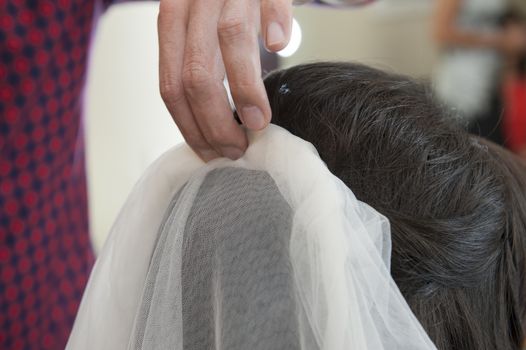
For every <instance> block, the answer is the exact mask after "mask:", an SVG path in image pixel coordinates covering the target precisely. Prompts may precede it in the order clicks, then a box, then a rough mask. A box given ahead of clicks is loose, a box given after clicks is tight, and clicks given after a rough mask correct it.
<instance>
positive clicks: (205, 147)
mask: <svg viewBox="0 0 526 350" xmlns="http://www.w3.org/2000/svg"><path fill="white" fill-rule="evenodd" d="M291 7H292V1H291V0H161V2H160V7H159V18H158V33H159V81H160V90H161V96H162V98H163V100H164V102H165V104H166V107H167V108H168V110H169V112H170V114H171V115H172V117H173V119H174V121H175V123H176V124H177V126H178V127H179V129H180V131H181V133H182V134H183V136H184V138H185V140H186V142H187V143H188V144H189V145H190V147H192V149H193V150H194V151H195V152H196V153H197V154H198V155H199V156H200V157H201V158H202V159H203V160H205V161H208V160H211V159H214V158H217V157H220V156H225V157H228V158H231V159H237V158H239V157H241V156H242V155H243V153H244V151H245V150H246V148H247V146H248V141H247V137H246V134H245V131H244V129H243V128H242V127H241V126H239V125H238V124H237V122H236V121H235V119H234V118H233V113H232V110H231V108H230V105H229V102H228V98H227V93H226V90H225V88H224V86H223V79H224V77H225V73H226V75H227V76H228V81H229V84H230V90H231V92H232V97H233V100H234V103H235V106H236V110H237V112H238V114H239V116H240V118H241V120H242V121H243V124H244V126H245V127H247V128H249V129H253V130H259V129H263V128H265V127H266V126H267V125H268V123H269V122H270V119H271V109H270V105H269V102H268V98H267V94H266V92H265V87H264V85H263V80H262V78H261V66H260V60H259V46H258V30H259V27H260V26H261V27H262V29H263V30H262V32H263V33H264V39H265V43H266V47H267V49H268V50H270V51H278V50H281V49H283V48H284V47H285V46H286V45H287V43H288V41H289V37H290V31H291V23H292V9H291Z"/></svg>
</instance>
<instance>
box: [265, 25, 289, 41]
mask: <svg viewBox="0 0 526 350" xmlns="http://www.w3.org/2000/svg"><path fill="white" fill-rule="evenodd" d="M284 41H285V33H283V29H282V28H281V26H280V25H279V23H276V22H272V23H270V24H269V25H268V28H267V46H276V45H280V44H282V43H283V42H284Z"/></svg>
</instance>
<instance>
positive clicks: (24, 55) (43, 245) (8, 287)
mask: <svg viewBox="0 0 526 350" xmlns="http://www.w3.org/2000/svg"><path fill="white" fill-rule="evenodd" d="M110 2H111V1H110V0H105V1H103V0H53V1H51V0H0V349H6V350H11V349H13V350H14V349H31V350H37V349H63V348H64V346H65V344H66V341H67V338H68V335H69V332H70V329H71V326H72V324H73V321H74V318H75V314H76V311H77V308H78V305H79V302H80V298H81V296H82V292H83V289H84V286H85V284H86V282H87V278H88V275H89V271H90V269H91V266H92V263H93V259H94V257H93V252H92V248H91V244H90V239H89V234H88V216H87V195H86V177H85V163H84V140H83V128H82V119H81V106H82V95H83V87H84V81H85V78H86V66H87V57H88V48H89V44H90V39H91V35H92V30H93V27H94V25H95V23H96V20H97V17H98V14H99V13H101V10H102V9H103V8H104V7H106V6H107V5H109V3H110ZM365 2H368V1H367V0H365V1H360V0H358V1H357V3H365ZM319 3H320V2H319Z"/></svg>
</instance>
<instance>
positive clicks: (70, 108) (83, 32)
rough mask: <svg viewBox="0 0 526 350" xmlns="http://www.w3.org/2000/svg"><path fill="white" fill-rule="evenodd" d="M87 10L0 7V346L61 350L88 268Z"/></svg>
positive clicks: (38, 2)
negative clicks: (84, 119)
mask: <svg viewBox="0 0 526 350" xmlns="http://www.w3.org/2000/svg"><path fill="white" fill-rule="evenodd" d="M96 7H97V6H96V3H95V2H94V1H93V0H53V1H46V0H24V1H18V0H4V1H0V43H1V44H0V349H13V350H16V349H64V347H65V344H66V341H67V338H68V335H69V332H70V330H71V326H72V324H73V321H74V318H75V314H76V311H77V308H78V304H79V301H80V298H81V296H82V292H83V289H84V286H85V284H86V281H87V277H88V274H89V271H90V268H91V266H92V263H93V255H92V251H91V245H90V240H89V235H88V220H87V205H86V201H87V198H86V179H85V169H84V142H83V130H82V122H81V114H80V112H81V109H80V107H81V95H82V88H83V84H84V80H85V74H86V63H87V50H88V46H89V40H90V37H91V31H92V26H93V23H94V19H95V12H96V11H95V9H96Z"/></svg>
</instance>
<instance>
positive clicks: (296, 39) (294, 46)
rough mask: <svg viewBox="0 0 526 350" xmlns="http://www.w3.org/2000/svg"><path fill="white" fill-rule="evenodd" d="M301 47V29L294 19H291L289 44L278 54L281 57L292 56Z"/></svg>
mask: <svg viewBox="0 0 526 350" xmlns="http://www.w3.org/2000/svg"><path fill="white" fill-rule="evenodd" d="M300 45H301V27H300V25H299V24H298V22H297V21H296V19H295V18H293V19H292V34H291V36H290V42H289V44H288V45H287V47H285V48H284V49H283V50H281V51H279V52H278V55H280V56H281V57H289V56H292V55H293V54H294V53H295V52H296V51H298V49H299V47H300Z"/></svg>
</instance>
